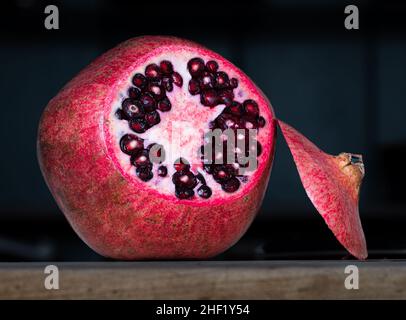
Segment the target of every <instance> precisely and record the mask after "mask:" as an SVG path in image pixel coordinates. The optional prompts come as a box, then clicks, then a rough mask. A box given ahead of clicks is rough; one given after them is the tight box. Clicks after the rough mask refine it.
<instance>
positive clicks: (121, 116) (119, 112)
mask: <svg viewBox="0 0 406 320" xmlns="http://www.w3.org/2000/svg"><path fill="white" fill-rule="evenodd" d="M115 115H116V117H117V119H119V120H123V119H125V118H126V117H125V115H124V112H123V110H121V109H117V110H116V112H115Z"/></svg>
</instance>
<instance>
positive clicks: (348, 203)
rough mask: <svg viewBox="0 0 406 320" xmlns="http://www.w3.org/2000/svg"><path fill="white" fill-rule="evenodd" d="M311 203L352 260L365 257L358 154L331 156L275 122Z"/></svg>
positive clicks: (360, 168) (361, 170)
mask: <svg viewBox="0 0 406 320" xmlns="http://www.w3.org/2000/svg"><path fill="white" fill-rule="evenodd" d="M278 123H279V126H280V128H281V129H282V133H283V136H284V137H285V139H286V142H287V143H288V146H289V149H290V151H291V152H292V155H293V159H294V161H295V163H296V167H297V169H298V171H299V175H300V179H301V180H302V183H303V186H304V188H305V190H306V193H307V195H308V196H309V198H310V200H311V202H312V203H313V205H314V206H315V207H316V209H317V210H318V212H319V213H320V214H321V216H322V217H323V219H324V221H325V222H326V223H327V225H328V227H329V228H330V229H331V231H332V232H333V233H334V235H335V237H336V238H337V239H338V241H339V242H340V243H341V244H342V245H343V246H344V247H345V248H346V249H347V250H348V251H349V252H350V253H351V254H352V255H353V256H355V257H357V258H359V259H366V258H367V256H368V253H367V247H366V242H365V236H364V232H363V230H362V226H361V220H360V218H359V212H358V199H359V191H360V186H361V181H362V178H363V176H364V165H363V163H362V157H361V156H360V155H353V154H350V153H341V154H339V155H338V156H332V155H329V154H326V153H324V152H323V151H321V150H320V149H319V148H318V147H317V146H315V145H314V144H313V143H312V142H311V141H309V140H308V139H307V138H305V137H304V136H303V135H302V134H301V133H299V132H298V131H297V130H295V129H294V128H292V127H291V126H289V125H288V124H286V123H284V122H282V121H280V120H278Z"/></svg>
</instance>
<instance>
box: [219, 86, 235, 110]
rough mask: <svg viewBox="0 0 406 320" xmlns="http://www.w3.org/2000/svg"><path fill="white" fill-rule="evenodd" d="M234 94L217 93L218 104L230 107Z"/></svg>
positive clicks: (231, 92) (226, 92)
mask: <svg viewBox="0 0 406 320" xmlns="http://www.w3.org/2000/svg"><path fill="white" fill-rule="evenodd" d="M233 99H234V93H233V91H231V90H224V91H222V92H220V93H219V103H222V104H224V105H226V106H230V105H231V104H232V103H233Z"/></svg>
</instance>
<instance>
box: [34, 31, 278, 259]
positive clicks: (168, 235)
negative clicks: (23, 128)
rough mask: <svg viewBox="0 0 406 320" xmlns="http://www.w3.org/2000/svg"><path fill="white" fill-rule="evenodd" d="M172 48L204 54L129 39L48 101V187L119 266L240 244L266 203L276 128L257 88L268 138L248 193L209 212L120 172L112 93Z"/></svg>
mask: <svg viewBox="0 0 406 320" xmlns="http://www.w3.org/2000/svg"><path fill="white" fill-rule="evenodd" d="M171 45H181V46H186V47H188V48H195V49H196V51H197V52H199V50H202V51H206V52H207V51H209V50H208V49H206V48H204V47H202V46H200V45H198V44H195V43H193V42H189V41H186V40H181V39H178V38H173V37H159V36H150V37H140V38H134V39H131V40H128V41H126V42H124V43H122V44H120V45H119V46H117V47H115V48H113V49H112V50H110V51H108V52H107V53H105V54H104V55H102V56H101V57H99V58H98V59H96V60H95V61H94V62H93V63H91V64H90V65H89V66H88V67H87V68H85V69H84V70H83V71H82V72H80V73H79V74H78V75H77V76H76V77H75V78H74V79H72V80H71V81H70V82H69V83H68V84H67V85H66V86H65V87H64V88H63V89H62V90H61V91H60V92H59V93H58V95H57V96H56V97H54V98H53V99H52V100H51V101H50V102H49V104H48V105H47V107H46V109H45V110H44V113H43V115H42V118H41V120H40V126H39V132H38V141H37V142H38V143H37V150H38V159H39V163H40V168H41V171H42V173H43V175H44V177H45V180H46V182H47V185H48V187H49V189H50V190H51V192H52V194H53V196H54V198H55V200H56V202H57V204H58V206H59V208H60V209H61V210H62V211H63V213H64V214H65V216H66V218H67V219H68V221H69V223H70V224H71V226H72V227H73V229H74V230H75V231H76V232H77V234H78V235H79V236H80V237H81V238H82V240H83V241H85V242H86V243H87V244H88V245H89V246H90V247H91V248H92V249H93V250H95V251H96V252H98V253H99V254H101V255H103V256H107V257H111V258H115V259H124V260H141V259H204V258H209V257H213V256H215V255H217V254H219V253H221V252H223V251H224V250H226V249H227V248H229V247H230V246H232V245H233V244H234V243H235V242H236V241H238V240H239V238H240V237H241V236H242V235H243V234H244V232H245V231H246V230H247V228H248V227H249V225H250V223H251V222H252V220H253V219H254V217H255V215H256V213H257V212H258V210H259V207H260V205H261V203H262V200H263V197H264V192H265V190H266V186H267V184H268V179H269V175H270V170H271V166H272V162H273V157H274V145H275V138H276V137H275V134H276V122H275V120H274V117H273V115H274V113H273V110H272V107H271V104H270V103H269V101H268V100H267V98H266V97H265V96H264V95H263V94H262V93H261V91H260V90H259V89H258V88H256V87H255V85H254V84H252V86H253V88H252V90H253V91H255V92H257V93H258V96H254V98H255V99H257V101H258V103H259V104H262V105H264V104H266V105H267V106H269V111H268V112H269V114H270V116H269V117H268V119H269V118H270V120H271V121H269V124H270V126H271V129H270V132H271V134H270V135H269V146H265V148H264V151H263V152H265V153H266V157H264V159H265V161H263V163H261V164H260V165H259V168H258V169H257V170H260V171H261V172H262V174H261V175H260V176H259V177H258V178H257V180H258V181H255V183H252V184H251V185H252V187H251V188H248V189H247V191H246V192H245V193H242V194H241V193H240V194H239V196H237V197H236V198H230V199H231V200H227V201H222V200H218V201H216V202H212V203H211V205H210V206H205V205H201V204H194V203H193V202H191V201H189V202H188V201H169V200H168V199H166V197H165V196H156V194H155V191H153V190H148V188H145V187H143V185H142V184H140V185H139V186H138V187H137V186H136V185H134V184H133V183H130V182H129V181H128V180H127V179H126V178H125V177H124V176H123V175H122V174H121V173H120V171H119V170H118V169H117V167H116V165H115V163H114V162H113V160H112V159H111V157H110V155H109V152H108V147H107V145H106V138H105V136H106V134H105V132H104V124H105V123H104V122H105V121H108V119H107V118H106V117H105V109H106V105H108V104H109V103H110V102H111V99H112V98H111V96H112V94H111V93H112V92H113V91H114V89H115V87H116V83H117V82H118V79H119V78H121V77H122V76H123V74H124V75H125V74H130V73H131V72H132V66H133V65H134V64H136V63H137V62H139V63H144V60H145V56H146V55H148V54H149V53H150V52H152V51H154V50H159V49H160V48H163V50H165V48H166V47H167V46H171ZM210 52H211V51H210ZM212 54H213V53H212ZM218 59H222V61H223V60H224V58H221V57H220V56H218Z"/></svg>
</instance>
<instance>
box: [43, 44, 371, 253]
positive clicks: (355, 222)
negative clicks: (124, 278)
mask: <svg viewBox="0 0 406 320" xmlns="http://www.w3.org/2000/svg"><path fill="white" fill-rule="evenodd" d="M279 123H280V125H281V127H282V130H283V132H284V133H285V134H286V139H287V141H288V144H289V145H290V147H291V149H292V152H293V155H294V158H295V161H296V163H297V165H298V168H299V172H300V174H301V177H302V180H303V182H304V185H305V188H306V190H307V191H308V194H309V196H310V198H311V200H312V201H313V203H314V204H315V206H316V208H317V209H318V210H319V211H320V213H321V214H322V216H323V218H325V219H326V221H327V224H328V225H329V226H330V228H331V229H332V230H333V232H334V234H335V235H336V236H337V238H338V239H339V241H340V242H341V243H342V244H343V245H344V246H345V247H346V248H347V249H348V250H349V251H350V252H351V253H352V254H354V255H355V256H357V257H359V258H365V257H366V251H365V241H364V242H363V241H362V240H363V234H362V228H361V225H360V222H359V217H358V211H357V210H358V209H357V199H358V198H357V196H358V193H357V192H355V191H354V190H355V189H353V188H356V187H359V184H358V185H356V184H355V182H354V183H352V182H351V181H353V180H352V176H351V175H352V174H348V172H349V171H350V168H352V167H353V166H352V165H351V166H349V167H348V161H351V158H348V157H347V158H345V157H344V156H343V157H342V159H341V158H340V159H341V160H340V161H341V162H340V161H338V162H339V163H340V167H339V168H340V169H337V168H336V167H334V166H333V164H332V160H331V158H330V157H328V156H327V155H326V156H322V153H321V152H318V153H317V152H316V151H315V150H317V148H316V147H315V146H313V145H311V143H310V142H308V141H307V140H305V138H301V139H299V138H297V137H301V136H300V134H299V133H297V132H295V131H294V130H293V129H290V128H288V127H287V125H285V124H283V123H282V122H279ZM276 125H277V120H276V118H275V115H274V111H273V109H272V106H271V104H270V102H269V101H268V99H267V98H266V97H265V96H264V94H263V93H262V92H261V91H260V89H258V88H257V87H256V85H255V84H254V83H253V82H252V81H251V80H250V79H249V78H248V77H247V76H246V75H245V74H244V73H243V72H242V71H241V70H239V69H238V68H237V67H235V66H234V65H233V64H231V63H230V62H229V61H227V60H226V59H224V58H223V57H221V56H220V55H218V54H216V53H214V52H212V51H210V50H208V49H206V48H204V47H202V46H200V45H198V44H196V43H193V42H190V41H187V40H182V39H179V38H174V37H163V36H145V37H139V38H135V39H131V40H128V41H126V42H124V43H122V44H120V45H119V46H117V47H116V48H113V49H112V50H110V51H108V52H107V53H105V54H104V55H102V56H101V57H99V58H98V59H96V60H95V61H94V62H93V63H91V64H90V65H89V66H88V67H87V68H85V69H84V70H83V71H82V72H80V73H79V74H78V75H77V76H76V77H75V78H74V79H73V80H71V81H70V82H69V83H68V84H67V85H66V86H65V87H64V88H63V89H62V90H61V91H60V92H59V93H58V95H57V96H56V97H54V98H53V99H52V100H51V101H50V102H49V104H48V106H47V107H46V109H45V111H44V113H43V115H42V118H41V122H40V126H39V132H38V158H39V163H40V167H41V170H42V172H43V175H44V177H45V180H46V182H47V184H48V186H49V188H50V190H51V192H52V194H53V196H54V198H55V199H56V202H57V203H58V205H59V207H60V208H61V210H62V211H63V212H64V214H65V216H66V217H67V219H68V221H69V222H70V224H71V225H72V227H73V229H74V230H75V231H76V232H77V233H78V235H79V236H80V237H81V238H82V239H83V240H84V241H85V242H86V243H87V244H88V245H89V246H90V247H91V248H93V249H94V250H95V251H97V252H98V253H100V254H102V255H104V256H107V257H112V258H116V259H128V260H131V259H204V258H209V257H212V256H214V255H216V254H218V253H221V252H223V251H224V250H226V249H227V248H229V247H230V246H231V245H233V244H234V243H235V242H236V241H238V239H239V238H240V237H241V236H242V235H243V234H244V232H245V231H246V230H247V228H248V227H249V225H250V224H251V222H252V220H253V219H254V217H255V215H256V213H257V212H258V210H259V207H260V205H261V202H262V200H263V197H264V191H265V189H266V186H267V184H268V179H269V175H270V170H271V167H272V162H273V158H274V147H275V139H276ZM287 128H288V129H287ZM286 132H287V133H286ZM293 132H294V133H295V135H294V134H293ZM295 136H296V137H295ZM299 140H300V141H299ZM306 141H307V142H306ZM310 146H313V147H310ZM300 148H304V149H305V150H306V151H303V152H302V151H300ZM313 158H314V159H315V163H316V164H317V165H318V167H319V171H317V170H314V171H311V170H310V169H309V170H307V169H306V168H305V169H304V170H302V167H303V166H306V165H308V162H309V161H310V160H311V159H313ZM344 158H345V159H344ZM348 159H350V160H348ZM314 165H315V164H314ZM354 166H355V165H354ZM345 168H347V169H345ZM347 171H348V172H347ZM302 172H304V173H303V174H302ZM320 172H322V173H323V174H324V175H325V176H329V175H332V177H331V179H325V180H323V181H321V179H320V178H319V177H320V176H321V174H322V173H320ZM346 172H347V173H346ZM317 174H319V176H318V175H317ZM343 174H344V175H343ZM346 177H349V178H348V179H349V180H348V181H347V180H346ZM350 180H351V181H350ZM354 181H355V180H354ZM313 183H321V184H320V186H319V187H312V184H313ZM335 183H337V185H335ZM322 186H324V187H325V188H326V189H328V190H327V191H325V190H324V189H323V188H321V187H322ZM344 186H345V187H347V189H348V190H347V189H346V190H347V191H348V194H346V193H345V192H343V191H342V190H341V189H340V188H341V187H344ZM318 192H319V193H320V195H318ZM324 197H327V198H328V199H327V200H326V199H325V198H324ZM334 197H336V198H337V199H336V201H333V202H332V204H331V205H330V206H329V201H328V200H331V198H334ZM320 198H323V199H320ZM333 200H334V199H333ZM361 236H362V237H361Z"/></svg>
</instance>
